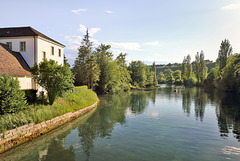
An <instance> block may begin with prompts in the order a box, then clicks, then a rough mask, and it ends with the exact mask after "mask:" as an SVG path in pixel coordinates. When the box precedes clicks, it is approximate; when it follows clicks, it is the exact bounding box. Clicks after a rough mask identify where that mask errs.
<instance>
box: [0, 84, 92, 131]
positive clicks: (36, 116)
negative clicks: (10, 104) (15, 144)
mask: <svg viewBox="0 0 240 161" xmlns="http://www.w3.org/2000/svg"><path fill="white" fill-rule="evenodd" d="M96 100H97V95H96V93H95V92H93V91H92V90H89V89H87V87H86V86H81V87H75V88H74V89H73V91H71V92H66V93H65V94H64V95H63V96H62V97H59V98H58V99H57V100H56V101H55V102H54V103H53V105H52V106H50V105H30V106H28V108H27V109H25V110H23V111H20V112H17V113H13V114H4V115H1V116H0V133H4V132H6V131H7V130H10V129H13V128H16V127H19V126H22V125H25V124H28V123H40V122H43V121H47V120H50V119H52V118H54V117H56V116H60V115H63V114H65V113H68V112H74V111H77V110H79V109H82V108H84V107H86V106H89V105H91V104H93V103H94V102H96Z"/></svg>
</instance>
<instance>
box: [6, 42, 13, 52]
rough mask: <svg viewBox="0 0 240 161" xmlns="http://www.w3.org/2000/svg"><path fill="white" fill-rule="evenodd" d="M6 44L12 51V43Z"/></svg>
mask: <svg viewBox="0 0 240 161" xmlns="http://www.w3.org/2000/svg"><path fill="white" fill-rule="evenodd" d="M6 44H7V46H8V48H9V49H10V50H12V42H6Z"/></svg>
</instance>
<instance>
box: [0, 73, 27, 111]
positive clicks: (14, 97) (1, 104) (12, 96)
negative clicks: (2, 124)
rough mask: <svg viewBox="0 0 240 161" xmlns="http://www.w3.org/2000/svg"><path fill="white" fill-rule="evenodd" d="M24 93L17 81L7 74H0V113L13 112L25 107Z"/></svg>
mask: <svg viewBox="0 0 240 161" xmlns="http://www.w3.org/2000/svg"><path fill="white" fill-rule="evenodd" d="M26 105H27V101H26V99H25V93H24V92H23V91H21V90H20V86H19V82H18V80H17V79H16V78H13V77H11V76H9V75H7V74H3V75H2V76H0V114H5V113H14V112H17V111H20V110H23V109H25V108H26Z"/></svg>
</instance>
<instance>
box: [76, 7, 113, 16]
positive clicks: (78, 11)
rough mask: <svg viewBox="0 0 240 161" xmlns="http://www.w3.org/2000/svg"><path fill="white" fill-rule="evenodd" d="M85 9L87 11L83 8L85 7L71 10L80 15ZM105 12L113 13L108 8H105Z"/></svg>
mask: <svg viewBox="0 0 240 161" xmlns="http://www.w3.org/2000/svg"><path fill="white" fill-rule="evenodd" d="M86 11H87V9H85V8H79V9H76V10H72V12H73V13H75V14H76V15H80V13H81V12H86ZM105 12H106V13H108V14H112V13H113V12H112V11H110V10H106V11H105Z"/></svg>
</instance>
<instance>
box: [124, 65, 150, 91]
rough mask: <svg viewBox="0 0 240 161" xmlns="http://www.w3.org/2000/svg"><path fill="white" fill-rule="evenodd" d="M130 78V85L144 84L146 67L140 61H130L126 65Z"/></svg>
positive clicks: (138, 85)
mask: <svg viewBox="0 0 240 161" xmlns="http://www.w3.org/2000/svg"><path fill="white" fill-rule="evenodd" d="M128 69H129V71H130V75H131V79H132V85H134V86H137V87H145V85H146V80H147V77H146V69H145V64H144V63H143V62H142V61H132V62H131V63H130V64H129V67H128Z"/></svg>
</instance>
